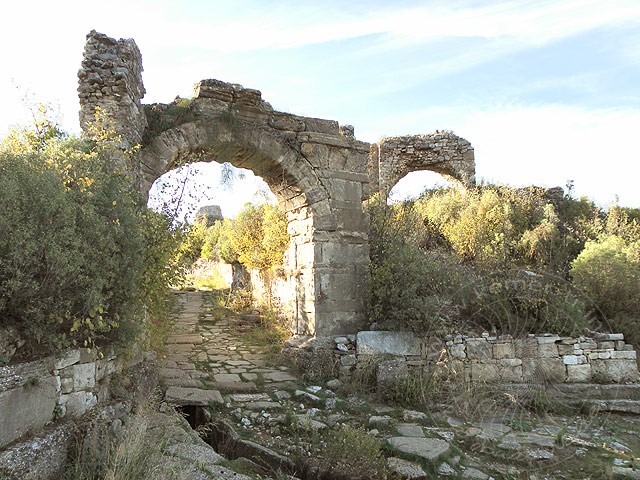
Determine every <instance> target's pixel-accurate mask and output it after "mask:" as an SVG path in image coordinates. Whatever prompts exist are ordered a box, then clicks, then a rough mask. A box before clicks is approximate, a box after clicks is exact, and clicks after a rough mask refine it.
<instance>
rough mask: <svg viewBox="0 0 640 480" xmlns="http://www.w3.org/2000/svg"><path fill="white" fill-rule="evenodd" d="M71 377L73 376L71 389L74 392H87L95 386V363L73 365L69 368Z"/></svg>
mask: <svg viewBox="0 0 640 480" xmlns="http://www.w3.org/2000/svg"><path fill="white" fill-rule="evenodd" d="M69 368H71V371H72V375H73V389H74V390H75V391H78V390H89V389H91V388H93V387H95V385H96V364H95V362H90V363H79V364H76V365H73V366H71V367H69Z"/></svg>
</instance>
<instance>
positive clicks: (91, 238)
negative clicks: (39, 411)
mask: <svg viewBox="0 0 640 480" xmlns="http://www.w3.org/2000/svg"><path fill="white" fill-rule="evenodd" d="M0 172H2V173H1V174H0V192H4V194H3V195H1V196H0V210H1V211H2V212H3V215H2V216H1V217H0V289H1V290H2V297H1V299H0V312H1V313H2V315H1V316H2V317H3V318H4V321H5V322H7V321H8V322H10V323H14V324H16V326H18V327H20V328H21V329H22V330H23V331H24V333H25V334H26V336H27V338H30V339H32V340H34V341H35V342H36V343H40V344H43V345H47V346H49V347H55V346H58V347H60V346H62V345H64V344H69V343H72V344H78V345H82V346H89V345H91V344H93V343H94V342H95V341H96V340H98V339H100V338H103V337H104V336H105V335H107V334H108V332H110V331H112V330H113V329H115V328H119V329H120V331H121V332H124V331H125V330H129V333H130V334H135V333H134V332H133V330H135V328H133V327H134V326H133V325H132V324H131V323H130V321H129V319H131V318H132V316H133V314H134V313H135V308H134V305H133V303H134V299H135V298H137V296H138V295H139V283H140V279H141V271H142V264H141V257H142V255H141V254H142V252H143V249H144V245H143V242H142V239H141V238H140V235H139V234H138V231H139V226H138V219H137V214H136V212H137V210H138V209H139V208H140V203H139V201H140V200H139V197H138V196H137V195H135V194H134V192H133V191H132V187H131V186H130V185H131V183H130V181H129V180H128V178H126V177H125V176H124V175H121V174H118V173H115V172H113V171H111V170H109V169H108V168H107V167H106V166H105V164H104V163H102V162H100V161H99V159H98V158H97V157H96V156H88V155H85V154H84V153H83V152H81V151H78V150H77V149H73V148H69V145H66V144H64V143H63V144H60V145H57V146H56V147H52V148H51V149H50V150H49V151H48V152H46V153H39V152H35V151H32V152H23V153H14V152H10V151H6V150H5V151H2V152H1V153H0ZM85 342H86V344H85Z"/></svg>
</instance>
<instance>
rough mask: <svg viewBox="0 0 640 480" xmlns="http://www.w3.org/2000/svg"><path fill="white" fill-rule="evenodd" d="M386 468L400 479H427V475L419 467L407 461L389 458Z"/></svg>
mask: <svg viewBox="0 0 640 480" xmlns="http://www.w3.org/2000/svg"><path fill="white" fill-rule="evenodd" d="M387 466H388V467H389V470H391V471H393V472H395V473H397V474H398V475H400V477H401V478H406V479H408V480H426V479H427V478H428V477H427V473H426V472H425V471H424V470H423V469H422V467H421V466H420V465H418V464H415V463H413V462H409V461H408V460H403V459H402V458H396V457H389V458H388V459H387Z"/></svg>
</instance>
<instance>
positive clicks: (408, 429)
mask: <svg viewBox="0 0 640 480" xmlns="http://www.w3.org/2000/svg"><path fill="white" fill-rule="evenodd" d="M396 430H398V433H399V434H400V435H402V436H403V437H424V430H422V427H421V426H420V425H418V424H415V423H399V424H398V425H396Z"/></svg>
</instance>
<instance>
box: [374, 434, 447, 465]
mask: <svg viewBox="0 0 640 480" xmlns="http://www.w3.org/2000/svg"><path fill="white" fill-rule="evenodd" d="M387 442H388V443H389V446H390V447H391V448H393V449H395V450H397V451H399V452H401V453H404V454H409V455H417V456H418V457H421V458H424V459H426V460H435V459H437V458H438V457H439V456H440V455H444V454H445V453H448V452H449V450H450V447H449V443H448V442H446V441H445V440H440V439H439V438H419V437H392V438H389V439H388V440H387Z"/></svg>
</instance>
